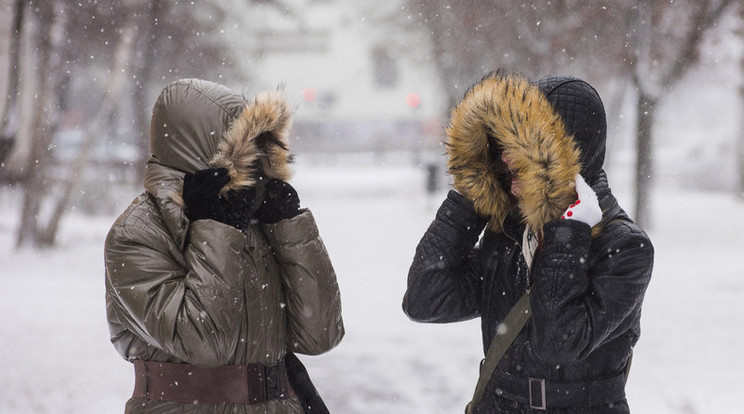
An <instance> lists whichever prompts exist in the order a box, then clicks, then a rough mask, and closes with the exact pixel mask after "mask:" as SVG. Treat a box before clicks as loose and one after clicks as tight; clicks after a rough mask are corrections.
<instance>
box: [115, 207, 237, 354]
mask: <svg viewBox="0 0 744 414" xmlns="http://www.w3.org/2000/svg"><path fill="white" fill-rule="evenodd" d="M138 223H139V224H138ZM138 223H135V224H132V225H123V224H122V225H115V226H114V227H113V228H112V230H111V231H110V232H109V235H108V237H107V239H106V249H105V260H106V283H107V290H108V291H109V297H110V300H111V302H112V303H111V304H110V305H111V306H112V307H113V308H114V312H115V313H116V316H117V319H118V322H119V323H120V324H122V325H123V326H124V327H125V328H126V329H128V330H130V331H132V332H133V333H135V334H136V335H137V336H139V337H141V338H142V339H143V340H144V341H146V342H147V343H149V344H151V345H153V346H156V347H158V348H160V349H162V350H163V351H165V352H167V353H169V354H171V355H173V356H174V357H176V358H178V359H179V360H181V361H184V362H187V363H192V364H199V365H206V366H217V365H225V364H227V363H228V362H229V361H228V359H229V358H230V357H231V356H232V354H233V353H234V352H233V351H234V349H235V348H236V346H237V342H238V338H239V326H240V325H239V324H240V320H241V318H244V313H245V306H244V303H243V281H242V270H241V267H243V266H242V262H243V260H242V259H241V257H240V254H241V253H240V252H241V250H242V246H243V244H245V236H243V235H242V233H240V231H238V230H235V229H233V228H232V227H229V226H226V225H223V224H221V223H216V222H214V221H211V220H197V221H195V222H193V223H192V224H191V228H190V230H189V238H190V242H189V243H188V245H187V247H186V249H185V252H184V254H183V256H182V255H181V254H180V253H181V252H180V250H178V248H177V247H176V245H175V244H174V243H173V241H172V240H170V239H169V235H168V234H166V231H165V230H164V229H157V227H154V226H148V225H147V224H143V223H142V222H141V221H140V222H138ZM174 250H175V251H174ZM182 257H183V258H182Z"/></svg>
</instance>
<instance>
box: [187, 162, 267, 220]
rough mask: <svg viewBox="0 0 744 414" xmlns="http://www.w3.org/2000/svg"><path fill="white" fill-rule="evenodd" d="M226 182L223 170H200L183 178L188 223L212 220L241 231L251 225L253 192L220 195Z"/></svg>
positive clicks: (240, 191) (246, 189) (228, 179)
mask: <svg viewBox="0 0 744 414" xmlns="http://www.w3.org/2000/svg"><path fill="white" fill-rule="evenodd" d="M229 181H230V176H228V175H227V169H226V168H218V169H207V170H200V171H197V172H195V173H193V174H186V176H184V178H183V201H184V204H185V205H186V217H188V218H189V220H191V221H194V220H201V219H212V220H217V221H219V222H221V223H225V224H227V225H230V226H233V227H235V228H237V229H238V230H245V229H247V228H248V226H249V225H250V224H251V220H252V219H253V216H254V213H255V210H256V208H257V207H258V206H257V205H255V204H258V203H255V201H254V199H255V198H256V189H255V188H253V187H251V188H244V189H241V190H237V191H236V190H231V191H230V192H228V193H227V195H226V196H224V197H223V196H221V195H220V194H219V193H220V190H221V189H222V187H224V186H225V184H227V183H228V182H229Z"/></svg>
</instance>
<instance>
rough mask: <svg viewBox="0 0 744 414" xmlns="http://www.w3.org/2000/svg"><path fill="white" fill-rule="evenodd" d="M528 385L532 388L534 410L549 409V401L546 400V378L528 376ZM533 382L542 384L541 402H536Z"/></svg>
mask: <svg viewBox="0 0 744 414" xmlns="http://www.w3.org/2000/svg"><path fill="white" fill-rule="evenodd" d="M528 380H529V381H528V386H529V389H530V408H532V409H534V410H542V411H545V410H547V402H546V401H545V378H528ZM533 384H534V385H537V384H540V404H535V400H534V398H533V396H534V394H533V392H532V388H533Z"/></svg>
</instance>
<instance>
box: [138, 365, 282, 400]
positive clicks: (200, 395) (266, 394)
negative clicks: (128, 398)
mask: <svg viewBox="0 0 744 414" xmlns="http://www.w3.org/2000/svg"><path fill="white" fill-rule="evenodd" d="M134 376H135V381H134V394H133V395H132V397H133V398H148V399H151V400H162V401H173V402H181V403H192V404H195V403H233V404H260V403H263V402H266V401H268V400H274V399H282V398H287V397H288V396H290V395H293V394H294V393H293V391H292V389H291V387H290V386H289V380H288V378H287V369H286V367H285V365H284V360H283V359H282V360H281V361H279V363H278V364H276V365H261V364H249V365H225V366H220V367H213V368H206V367H199V366H196V365H190V364H174V363H168V362H154V361H142V360H135V361H134Z"/></svg>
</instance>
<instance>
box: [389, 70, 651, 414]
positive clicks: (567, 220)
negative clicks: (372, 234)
mask: <svg viewBox="0 0 744 414" xmlns="http://www.w3.org/2000/svg"><path fill="white" fill-rule="evenodd" d="M606 129H607V128H606V120H605V112H604V108H603V105H602V101H601V99H600V97H599V94H598V93H597V91H596V90H595V89H594V88H593V87H592V86H590V85H589V84H588V83H586V82H585V81H582V80H580V79H577V78H572V77H567V76H546V77H544V78H542V79H540V80H539V81H537V82H530V81H529V80H527V79H525V78H524V77H521V76H519V75H511V74H504V73H491V74H489V75H487V76H486V77H485V78H483V79H482V80H481V81H479V82H478V83H476V84H475V85H474V86H472V87H471V88H470V89H469V90H468V92H467V93H466V94H465V96H464V98H463V99H462V100H461V101H460V102H459V103H458V105H457V106H456V107H455V108H454V109H453V110H452V114H451V118H450V123H449V125H448V127H447V130H446V134H447V137H446V145H447V151H448V156H449V161H448V168H449V171H450V174H451V175H452V178H453V187H454V190H450V192H449V193H448V195H447V198H446V199H445V200H444V202H443V203H442V205H441V207H440V208H439V210H438V211H437V213H436V217H435V219H434V221H433V222H432V224H431V226H430V227H429V229H428V230H427V231H426V233H425V234H424V236H423V238H422V239H421V241H420V243H419V245H418V247H417V248H416V254H415V257H414V260H413V264H412V265H411V268H410V271H409V275H408V289H407V291H406V293H405V297H404V299H403V310H404V311H405V313H406V314H407V315H408V316H409V318H411V319H412V320H414V321H418V322H431V323H444V322H457V321H463V320H468V319H472V318H476V317H480V318H481V328H482V335H483V347H484V352H487V351H488V347H489V345H490V344H491V340H492V338H493V337H494V335H495V334H496V332H497V330H498V329H499V325H500V323H501V322H502V321H503V320H504V318H505V316H506V315H507V313H508V312H509V311H510V309H511V308H512V307H513V305H514V304H515V303H516V302H517V300H518V299H519V298H520V297H522V295H523V294H524V293H525V292H529V293H530V295H529V302H530V306H531V317H530V319H529V320H528V321H527V323H526V325H525V327H524V328H523V329H522V330H521V332H520V333H519V335H518V336H517V337H516V339H515V340H514V342H513V343H512V344H511V346H510V347H509V348H508V350H507V352H506V354H505V355H504V357H503V358H502V359H501V360H500V362H499V363H498V365H497V367H496V370H495V372H494V373H493V375H492V376H491V378H490V381H489V382H488V385H487V387H486V391H485V393H484V395H483V398H482V399H481V400H480V401H479V402H477V403H476V404H474V406H473V407H472V411H473V412H475V413H533V412H548V413H556V414H557V413H592V414H625V413H629V407H628V403H627V401H626V399H625V392H624V385H625V380H626V378H625V377H626V375H627V368H628V366H629V359H630V356H631V353H632V348H633V346H634V345H635V343H636V342H637V341H638V338H639V335H640V316H641V306H642V303H643V298H644V294H645V292H646V288H647V286H648V284H649V281H650V278H651V271H652V267H653V256H654V251H653V246H652V244H651V242H650V240H649V238H648V236H647V235H646V233H645V232H644V231H643V230H642V229H641V228H640V227H639V226H637V225H636V224H634V223H633V222H632V221H631V220H630V218H629V217H628V215H627V214H626V213H625V212H624V211H623V209H622V208H621V207H620V206H619V204H618V202H617V199H616V198H615V197H614V196H613V194H612V192H611V191H610V187H609V185H608V182H607V176H606V174H605V172H604V170H603V169H602V165H603V162H604V155H605V140H606ZM484 229H485V231H484ZM481 233H482V234H483V235H482V238H480V236H481ZM479 238H480V241H479ZM531 391H532V392H531ZM538 407H539V408H538Z"/></svg>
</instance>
